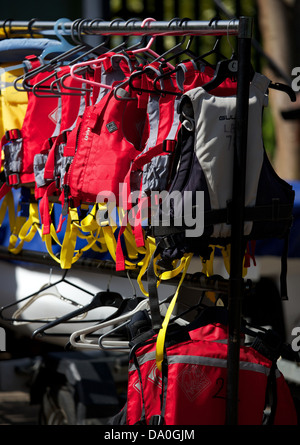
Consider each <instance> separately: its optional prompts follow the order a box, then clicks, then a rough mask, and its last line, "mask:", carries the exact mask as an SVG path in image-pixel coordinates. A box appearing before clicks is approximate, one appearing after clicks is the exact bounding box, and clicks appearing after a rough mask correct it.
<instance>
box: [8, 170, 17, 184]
mask: <svg viewBox="0 0 300 445" xmlns="http://www.w3.org/2000/svg"><path fill="white" fill-rule="evenodd" d="M18 184H20V177H19V174H18V173H12V174H10V175H8V180H7V185H10V186H15V185H18Z"/></svg>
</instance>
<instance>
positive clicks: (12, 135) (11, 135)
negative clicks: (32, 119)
mask: <svg viewBox="0 0 300 445" xmlns="http://www.w3.org/2000/svg"><path fill="white" fill-rule="evenodd" d="M21 137H22V135H21V131H20V130H19V129H18V128H13V129H12V130H7V131H6V132H5V138H6V140H7V141H15V140H16V139H20V138H21Z"/></svg>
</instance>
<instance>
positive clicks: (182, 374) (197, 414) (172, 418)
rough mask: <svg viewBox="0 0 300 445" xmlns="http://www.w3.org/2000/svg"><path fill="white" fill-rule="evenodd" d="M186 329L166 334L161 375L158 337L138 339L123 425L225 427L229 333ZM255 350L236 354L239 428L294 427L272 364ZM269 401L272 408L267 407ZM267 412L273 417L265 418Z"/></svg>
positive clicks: (220, 327)
mask: <svg viewBox="0 0 300 445" xmlns="http://www.w3.org/2000/svg"><path fill="white" fill-rule="evenodd" d="M213 309H215V308H213ZM192 324H193V323H192ZM181 329H185V328H181ZM190 329H191V330H189V331H187V330H186V329H185V331H181V333H178V331H177V333H176V331H174V333H173V334H169V337H168V340H167V342H166V349H165V359H164V364H163V367H162V372H160V371H159V370H158V369H157V366H156V360H155V344H156V343H155V342H156V337H153V338H152V339H149V340H148V341H147V340H144V341H143V342H141V343H140V344H139V343H138V337H137V339H136V340H135V346H134V347H133V348H132V352H131V359H130V364H129V374H128V376H129V379H128V397H127V407H126V410H127V419H126V424H128V425H135V424H161V425H224V424H225V421H226V381H227V338H228V336H227V327H226V326H225V325H224V324H222V323H211V322H209V323H208V324H205V325H204V326H200V327H194V328H193V329H192V328H190ZM148 338H149V337H148ZM254 345H255V342H254V343H253V346H254ZM253 346H243V345H242V346H241V348H240V373H239V407H238V424H239V425H261V424H270V423H272V424H274V425H296V424H297V414H296V410H295V406H294V402H293V399H292V396H291V394H290V390H289V388H288V385H287V383H286V381H285V379H284V377H283V375H282V374H281V372H279V370H278V368H277V367H276V360H274V361H272V360H271V359H270V358H267V357H265V356H264V355H262V354H261V353H260V352H258V350H256V349H255V348H254V347H253ZM271 388H272V391H273V394H271V397H269V396H270V389H271ZM272 397H273V402H275V401H276V404H275V403H274V404H273V405H272V404H271V405H270V403H271V399H272ZM266 401H267V403H266ZM270 406H271V410H270V411H271V414H270V412H269V413H268V414H266V412H264V411H265V410H266V408H269V407H270Z"/></svg>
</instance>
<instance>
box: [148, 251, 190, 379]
mask: <svg viewBox="0 0 300 445" xmlns="http://www.w3.org/2000/svg"><path fill="white" fill-rule="evenodd" d="M192 257H193V254H186V255H185V256H184V257H183V259H182V262H181V265H182V267H183V272H182V276H181V278H180V281H179V284H178V287H177V289H176V292H175V294H174V296H173V298H172V300H171V303H170V304H169V307H168V310H167V312H166V315H165V318H164V321H163V323H162V327H161V329H160V330H159V332H158V335H157V340H156V365H157V368H158V369H159V370H160V371H161V370H162V362H163V358H164V346H165V338H166V332H167V327H168V324H169V321H170V317H171V315H172V312H173V310H174V307H175V304H176V301H177V297H178V294H179V290H180V287H181V285H182V283H183V281H184V278H185V275H186V272H187V270H188V267H189V264H190V262H191V259H192Z"/></svg>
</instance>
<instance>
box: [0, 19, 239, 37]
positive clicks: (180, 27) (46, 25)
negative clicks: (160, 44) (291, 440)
mask: <svg viewBox="0 0 300 445" xmlns="http://www.w3.org/2000/svg"><path fill="white" fill-rule="evenodd" d="M55 23H56V22H55V21H40V20H36V21H33V20H31V21H18V20H11V21H10V20H2V21H0V29H4V27H5V29H6V31H7V33H9V34H14V33H18V32H20V31H23V32H24V31H26V30H27V29H28V25H29V24H30V32H31V33H32V34H35V33H36V34H38V33H40V34H43V33H44V34H48V35H49V33H50V32H53V35H54V34H55V33H54V26H55ZM74 23H75V22H72V21H69V22H65V23H63V24H62V25H60V26H59V32H61V33H62V34H63V35H67V34H69V33H70V32H71V28H72V25H73V24H74ZM81 31H82V32H83V33H85V34H100V35H109V34H114V35H128V34H130V35H182V34H188V35H238V33H239V20H238V19H231V20H217V21H213V22H212V23H210V22H209V21H201V20H186V21H185V20H184V19H183V20H180V19H178V21H177V20H171V21H149V22H147V23H145V26H143V21H142V20H136V21H134V20H132V21H130V20H129V21H125V20H123V19H120V20H113V21H102V20H100V19H99V20H85V21H83V22H82V26H81Z"/></svg>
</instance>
